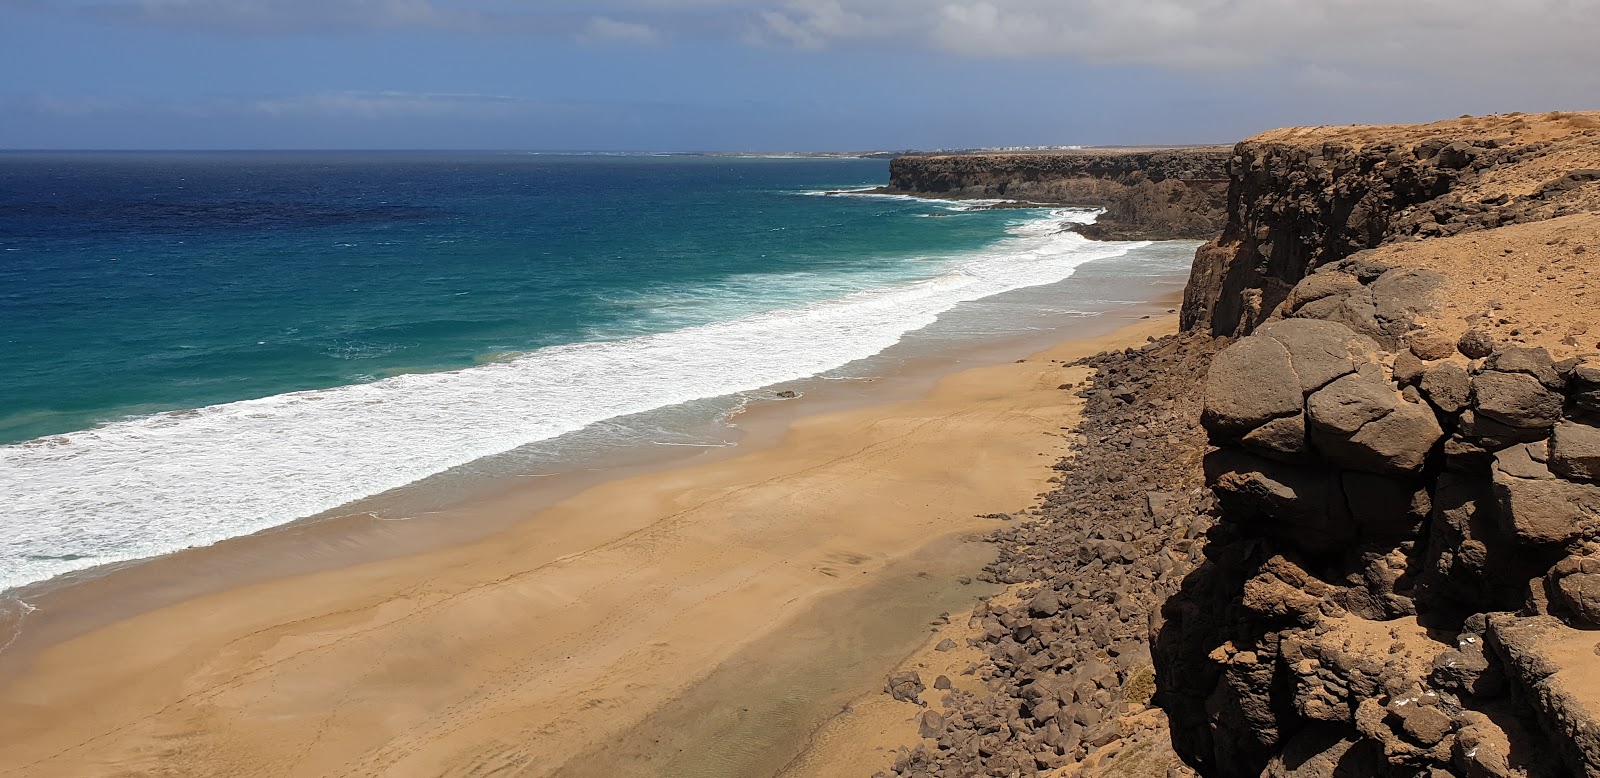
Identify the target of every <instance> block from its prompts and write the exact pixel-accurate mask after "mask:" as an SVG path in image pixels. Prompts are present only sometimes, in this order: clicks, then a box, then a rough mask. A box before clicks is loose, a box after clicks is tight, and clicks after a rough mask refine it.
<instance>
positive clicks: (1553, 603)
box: [1153, 114, 1600, 778]
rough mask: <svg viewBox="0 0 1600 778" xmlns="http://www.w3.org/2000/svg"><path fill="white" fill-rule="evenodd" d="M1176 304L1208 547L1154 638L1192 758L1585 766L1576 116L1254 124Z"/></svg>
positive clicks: (1404, 768)
mask: <svg viewBox="0 0 1600 778" xmlns="http://www.w3.org/2000/svg"><path fill="white" fill-rule="evenodd" d="M1230 164H1231V169H1232V172H1233V185H1232V187H1231V189H1230V218H1229V222H1228V225H1227V229H1226V230H1225V231H1224V234H1223V236H1222V238H1220V239H1219V240H1217V241H1215V242H1213V243H1211V244H1209V245H1207V246H1206V247H1205V248H1203V249H1202V250H1201V251H1200V252H1199V253H1198V254H1197V257H1196V260H1195V271H1194V274H1193V277H1192V278H1191V283H1190V288H1189V292H1188V295H1187V299H1186V301H1185V309H1184V314H1185V316H1184V318H1185V324H1186V325H1187V326H1188V327H1190V328H1192V329H1195V330H1200V331H1207V330H1209V331H1210V332H1212V333H1215V334H1220V335H1241V336H1244V337H1241V338H1240V339H1238V340H1236V341H1233V342H1231V343H1230V344H1229V345H1227V346H1226V347H1225V348H1223V349H1221V350H1220V351H1219V352H1218V353H1217V355H1216V357H1215V358H1214V360H1213V361H1212V363H1211V366H1210V368H1209V370H1208V377H1207V381H1206V385H1205V396H1204V410H1203V414H1202V419H1201V420H1202V423H1203V426H1204V427H1205V429H1206V431H1207V433H1208V434H1209V438H1210V442H1211V444H1212V448H1211V450H1210V451H1209V452H1208V453H1207V455H1206V460H1205V478H1206V482H1207V484H1208V485H1209V486H1210V487H1211V488H1212V490H1213V492H1214V493H1215V495H1216V497H1217V500H1218V503H1217V505H1216V507H1215V509H1214V510H1213V515H1214V518H1215V521H1216V524H1215V527H1214V528H1213V529H1212V531H1211V533H1210V534H1209V536H1208V543H1207V546H1206V550H1205V562H1204V564H1202V565H1201V566H1200V568H1198V569H1197V570H1196V571H1195V572H1193V573H1191V574H1190V575H1189V576H1188V577H1187V578H1186V580H1185V581H1184V583H1183V586H1182V588H1181V589H1180V591H1179V592H1178V593H1177V594H1175V595H1173V596H1172V597H1170V598H1169V599H1168V600H1167V601H1166V603H1165V604H1164V605H1163V607H1162V609H1161V619H1160V623H1159V624H1158V625H1157V627H1156V629H1155V630H1154V632H1153V636H1154V640H1155V643H1154V656H1155V665H1156V667H1157V668H1158V670H1157V674H1158V684H1157V685H1158V688H1159V689H1160V693H1159V696H1158V701H1159V703H1160V704H1161V706H1162V708H1163V709H1164V710H1165V711H1166V712H1167V713H1168V715H1169V716H1170V717H1171V727H1172V737H1173V744H1174V746H1175V747H1176V749H1177V751H1178V753H1179V754H1180V755H1182V756H1183V757H1184V758H1185V760H1186V761H1188V762H1189V764H1191V765H1192V766H1194V767H1195V768H1197V769H1199V770H1200V772H1201V773H1202V774H1205V775H1214V776H1228V777H1230V778H1231V777H1232V776H1258V775H1269V776H1335V775H1351V776H1355V775H1362V776H1424V775H1426V776H1439V775H1468V776H1506V777H1509V776H1552V777H1553V776H1577V775H1587V776H1600V656H1596V654H1597V652H1600V544H1597V541H1600V342H1597V340H1600V332H1597V330H1600V262H1597V261H1596V260H1597V253H1600V170H1596V169H1595V168H1597V167H1600V117H1597V116H1595V115H1592V114H1588V115H1570V114H1555V115H1543V116H1528V117H1522V116H1513V117H1491V118H1487V119H1474V120H1462V121H1456V122H1449V123H1443V124H1439V125H1428V126H1421V127H1396V128H1355V129H1351V128H1345V129H1322V130H1295V131H1279V132H1275V133H1268V134H1266V135H1263V136H1258V137H1257V138H1254V139H1251V140H1250V141H1246V142H1245V143H1242V144H1240V145H1239V147H1238V148H1237V149H1236V153H1235V156H1234V158H1233V160H1232V162H1231V163H1230Z"/></svg>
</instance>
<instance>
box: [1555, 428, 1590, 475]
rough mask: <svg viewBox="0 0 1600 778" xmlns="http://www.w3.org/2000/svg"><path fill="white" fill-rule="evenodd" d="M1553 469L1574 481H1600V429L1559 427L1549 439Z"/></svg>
mask: <svg viewBox="0 0 1600 778" xmlns="http://www.w3.org/2000/svg"><path fill="white" fill-rule="evenodd" d="M1550 469H1551V470H1552V471H1553V472H1555V473H1556V474H1557V475H1559V476H1561V477H1562V478H1567V479H1571V480H1574V481H1600V427H1591V426H1589V425H1587V424H1575V423H1573V422H1562V423H1560V424H1557V425H1556V428H1555V432H1554V433H1553V434H1552V435H1551V437H1550Z"/></svg>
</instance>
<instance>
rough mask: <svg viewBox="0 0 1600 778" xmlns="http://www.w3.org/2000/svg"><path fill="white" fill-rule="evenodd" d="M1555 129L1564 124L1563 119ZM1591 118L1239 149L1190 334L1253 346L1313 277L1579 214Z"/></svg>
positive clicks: (1476, 124)
mask: <svg viewBox="0 0 1600 778" xmlns="http://www.w3.org/2000/svg"><path fill="white" fill-rule="evenodd" d="M1552 117H1553V118H1552ZM1597 133H1600V121H1597V120H1596V119H1595V118H1594V116H1593V115H1592V114H1555V115H1548V114H1547V115H1544V116H1540V117H1533V116H1528V117H1523V116H1515V117H1501V118H1495V117H1490V118H1484V119H1462V120H1456V121H1452V122H1441V123H1438V124H1431V125H1419V126H1407V127H1339V128H1299V129H1292V130H1278V131H1275V132H1269V133H1265V134H1262V135H1258V136H1256V137H1254V138H1251V139H1250V140H1247V141H1244V142H1243V143H1240V144H1239V145H1238V146H1236V147H1235V148H1234V151H1233V154H1232V156H1231V157H1230V159H1229V160H1228V163H1227V166H1228V174H1229V178H1230V180H1231V182H1232V183H1231V185H1230V187H1229V189H1228V205H1227V218H1226V226H1225V228H1224V230H1223V232H1222V235H1221V237H1219V238H1217V239H1216V240H1214V241H1212V242H1211V243H1210V244H1208V245H1206V247H1205V248H1204V249H1202V250H1201V251H1200V252H1199V253H1198V255H1197V256H1196V258H1195V263H1194V272H1193V275H1192V277H1191V278H1190V282H1189V289H1188V292H1187V293H1186V294H1185V296H1184V306H1183V326H1184V328H1185V329H1196V328H1198V329H1206V330H1209V331H1211V332H1212V333H1214V334H1218V335H1235V334H1243V333H1246V332H1248V331H1249V330H1250V329H1251V328H1252V327H1254V326H1255V325H1256V324H1258V323H1260V322H1261V321H1262V319H1263V318H1264V317H1265V316H1267V315H1268V314H1270V313H1271V312H1272V311H1273V309H1274V308H1276V307H1277V306H1278V305H1279V304H1280V303H1282V302H1283V301H1284V299H1285V298H1286V297H1287V296H1288V294H1289V290H1290V289H1291V288H1292V287H1293V286H1294V285H1295V284H1297V283H1299V282H1300V280H1301V279H1303V278H1305V277H1306V276H1307V275H1308V274H1310V273H1311V271H1312V270H1315V269H1316V268H1318V267H1321V266H1323V265H1326V264H1329V263H1332V262H1337V261H1339V260H1341V259H1344V258H1345V257H1348V256H1350V255H1351V254H1354V253H1356V252H1358V251H1362V250H1364V249H1370V248H1375V247H1378V246H1381V245H1385V244H1392V243H1397V242H1403V241H1409V240H1416V239H1423V238H1431V237H1440V236H1450V235H1457V234H1460V233H1463V232H1470V231H1475V230H1484V229H1492V228H1495V227H1501V226H1505V225H1508V224H1518V223H1525V222H1532V221H1540V220H1543V219H1550V218H1555V217H1559V216H1563V215H1567V214H1572V213H1581V212H1585V211H1587V210H1589V209H1591V208H1592V207H1593V205H1594V203H1593V200H1594V198H1593V196H1592V193H1591V192H1590V189H1591V188H1589V187H1585V184H1586V183H1587V182H1590V181H1594V180H1600V169H1597V168H1600V157H1597V154H1596V150H1597V148H1600V144H1597V141H1596V134H1597Z"/></svg>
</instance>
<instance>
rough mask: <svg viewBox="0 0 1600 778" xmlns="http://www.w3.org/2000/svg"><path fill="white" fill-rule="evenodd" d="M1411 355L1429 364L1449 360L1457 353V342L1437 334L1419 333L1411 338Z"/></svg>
mask: <svg viewBox="0 0 1600 778" xmlns="http://www.w3.org/2000/svg"><path fill="white" fill-rule="evenodd" d="M1411 353H1412V354H1415V355H1416V357H1417V358H1418V359H1424V360H1427V361H1429V362H1435V361H1438V360H1440V359H1447V358H1449V357H1450V356H1451V355H1453V354H1455V353H1456V340H1455V339H1453V338H1451V337H1450V336H1448V335H1442V334H1440V333H1437V332H1418V333H1416V334H1413V335H1412V336H1411Z"/></svg>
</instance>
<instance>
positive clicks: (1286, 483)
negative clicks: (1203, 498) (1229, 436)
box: [1205, 449, 1358, 553]
mask: <svg viewBox="0 0 1600 778" xmlns="http://www.w3.org/2000/svg"><path fill="white" fill-rule="evenodd" d="M1205 466H1206V480H1207V482H1209V483H1210V484H1211V485H1212V488H1213V489H1214V491H1215V492H1216V494H1217V499H1218V500H1220V501H1221V503H1222V506H1223V510H1224V515H1225V516H1226V517H1227V519H1228V520H1230V521H1237V522H1239V523H1241V524H1245V525H1248V526H1250V527H1251V528H1253V529H1255V530H1257V531H1260V532H1262V533H1263V534H1266V535H1268V536H1271V537H1274V538H1277V539H1279V540H1282V541H1284V542H1287V543H1289V544H1291V545H1293V546H1294V547H1296V548H1300V549H1302V550H1304V551H1306V552H1308V553H1330V552H1339V551H1343V550H1344V549H1345V548H1347V547H1348V546H1349V544H1350V543H1351V542H1352V541H1353V540H1354V539H1355V537H1356V532H1357V529H1358V527H1357V525H1356V524H1355V522H1353V521H1351V520H1350V514H1349V511H1348V509H1347V507H1346V504H1345V499H1344V492H1343V488H1342V486H1343V482H1342V480H1341V479H1340V478H1339V476H1338V474H1337V473H1336V472H1333V471H1330V470H1328V469H1326V468H1311V467H1305V468H1302V467H1295V466H1293V465H1288V464H1284V463H1281V462H1274V461H1272V460H1269V459H1264V458H1262V457H1257V456H1254V455H1251V454H1247V453H1245V452H1243V451H1238V450H1233V449H1219V450H1216V451H1213V452H1212V453H1211V454H1208V455H1207V456H1206V460H1205Z"/></svg>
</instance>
